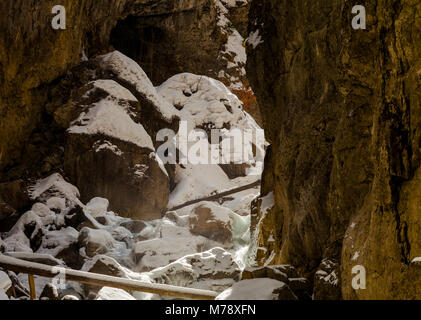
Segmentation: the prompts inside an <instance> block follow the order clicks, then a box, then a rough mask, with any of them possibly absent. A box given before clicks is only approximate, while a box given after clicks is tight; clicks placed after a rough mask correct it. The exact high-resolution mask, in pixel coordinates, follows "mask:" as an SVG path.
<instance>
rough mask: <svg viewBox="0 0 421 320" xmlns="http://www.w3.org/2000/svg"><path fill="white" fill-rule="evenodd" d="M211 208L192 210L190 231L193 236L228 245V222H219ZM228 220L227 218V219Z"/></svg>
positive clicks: (205, 206) (230, 236)
mask: <svg viewBox="0 0 421 320" xmlns="http://www.w3.org/2000/svg"><path fill="white" fill-rule="evenodd" d="M212 210H213V209H212V208H211V207H208V206H207V205H199V206H198V207H196V208H195V209H194V210H193V212H192V213H193V215H192V216H191V217H190V231H191V233H193V234H197V235H201V236H204V237H206V238H209V239H212V240H214V241H218V242H220V243H228V242H230V241H231V240H232V226H231V222H230V221H228V222H227V221H224V220H220V219H219V218H218V216H217V215H215V213H214V212H212ZM227 218H228V219H229V216H228V217H227Z"/></svg>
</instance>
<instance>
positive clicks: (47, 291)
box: [39, 283, 60, 300]
mask: <svg viewBox="0 0 421 320" xmlns="http://www.w3.org/2000/svg"><path fill="white" fill-rule="evenodd" d="M39 299H40V300H60V299H59V295H58V291H57V288H56V286H54V285H53V284H51V283H47V284H46V285H45V287H44V289H43V290H42V292H41V294H40V296H39Z"/></svg>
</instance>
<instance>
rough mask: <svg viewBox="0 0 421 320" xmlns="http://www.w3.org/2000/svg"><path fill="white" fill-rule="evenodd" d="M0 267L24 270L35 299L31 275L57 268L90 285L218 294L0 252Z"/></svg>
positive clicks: (203, 296) (191, 295)
mask: <svg viewBox="0 0 421 320" xmlns="http://www.w3.org/2000/svg"><path fill="white" fill-rule="evenodd" d="M0 267H2V268H4V269H5V270H8V271H13V272H20V273H26V274H28V276H29V285H30V292H31V299H35V297H36V295H35V282H34V278H33V276H34V275H37V276H41V277H46V278H55V277H57V276H59V273H60V272H59V271H58V270H57V269H60V270H62V271H64V272H63V274H64V276H65V280H67V281H73V282H79V283H84V284H89V285H93V286H101V287H112V288H118V289H123V290H130V291H140V292H147V293H153V294H160V295H166V296H175V297H180V298H188V299H195V300H214V299H215V298H216V296H217V295H218V293H217V292H215V291H210V290H201V289H192V288H184V287H177V286H172V285H167V284H158V283H147V282H143V281H139V280H133V279H124V278H119V277H113V276H107V275H103V274H98V273H92V272H86V271H80V270H73V269H67V268H63V267H53V266H49V265H44V264H41V263H35V262H29V261H24V260H20V259H16V258H13V257H9V256H6V255H4V254H0Z"/></svg>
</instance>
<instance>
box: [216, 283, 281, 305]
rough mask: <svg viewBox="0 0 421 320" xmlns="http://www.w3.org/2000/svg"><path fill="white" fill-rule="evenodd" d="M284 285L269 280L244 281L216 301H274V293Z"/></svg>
mask: <svg viewBox="0 0 421 320" xmlns="http://www.w3.org/2000/svg"><path fill="white" fill-rule="evenodd" d="M284 285H285V284H284V283H283V282H281V281H278V280H273V279H269V278H261V279H251V280H242V281H240V282H237V283H236V284H234V285H233V286H232V287H231V288H229V289H227V290H225V291H224V292H222V293H221V294H220V295H219V296H218V297H216V300H274V299H275V298H276V297H275V295H274V294H273V291H274V290H275V289H278V288H281V287H282V286H284Z"/></svg>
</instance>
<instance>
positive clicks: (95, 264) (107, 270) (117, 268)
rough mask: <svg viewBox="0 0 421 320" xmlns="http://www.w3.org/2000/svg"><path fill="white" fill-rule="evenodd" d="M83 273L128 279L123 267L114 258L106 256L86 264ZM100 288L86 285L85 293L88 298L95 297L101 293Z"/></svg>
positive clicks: (96, 257)
mask: <svg viewBox="0 0 421 320" xmlns="http://www.w3.org/2000/svg"><path fill="white" fill-rule="evenodd" d="M81 270H83V271H87V272H92V273H98V274H103V275H107V276H113V277H119V278H128V276H127V273H126V272H125V271H124V269H123V267H122V266H121V265H120V264H119V263H118V262H117V261H116V260H115V259H113V258H111V257H109V256H106V255H102V254H100V255H97V256H95V257H94V258H93V259H92V260H89V261H87V262H85V264H84V265H83V267H82V269H81ZM100 289H101V288H100V287H97V286H91V285H84V292H85V295H86V296H89V295H91V296H92V295H95V294H97V293H98V291H100Z"/></svg>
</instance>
